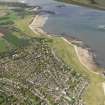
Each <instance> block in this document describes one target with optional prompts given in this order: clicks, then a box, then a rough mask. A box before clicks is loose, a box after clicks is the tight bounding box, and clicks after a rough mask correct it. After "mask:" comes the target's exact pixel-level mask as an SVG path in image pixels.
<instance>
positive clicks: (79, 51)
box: [29, 15, 99, 74]
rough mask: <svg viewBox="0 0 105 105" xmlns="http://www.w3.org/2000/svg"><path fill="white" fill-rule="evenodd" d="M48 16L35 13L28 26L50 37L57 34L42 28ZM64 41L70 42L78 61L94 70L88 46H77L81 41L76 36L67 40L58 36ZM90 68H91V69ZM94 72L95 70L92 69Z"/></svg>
mask: <svg viewBox="0 0 105 105" xmlns="http://www.w3.org/2000/svg"><path fill="white" fill-rule="evenodd" d="M47 19H48V17H47V16H46V15H36V16H35V18H34V19H33V21H32V22H31V24H30V25H29V28H30V29H31V30H32V31H33V32H34V33H35V34H38V35H46V36H48V37H51V36H52V35H54V36H58V35H55V34H51V33H47V32H45V31H44V30H43V29H42V28H43V26H44V24H45V23H46V21H47ZM60 37H61V38H62V39H63V40H64V41H65V42H67V43H68V44H71V45H72V46H73V47H74V49H75V52H76V55H77V57H78V59H79V61H80V63H81V64H82V65H83V66H84V67H85V68H87V69H88V70H90V71H92V70H95V69H96V67H98V65H96V61H95V59H94V56H93V55H94V54H92V53H93V52H92V51H90V50H89V48H88V47H86V46H85V47H82V46H81V45H79V46H78V44H82V43H83V42H82V41H79V40H76V38H73V37H72V38H70V37H69V38H70V39H71V40H68V39H67V38H65V37H62V36H60ZM91 69H92V70H91ZM93 72H94V73H96V74H99V73H97V72H96V71H93Z"/></svg>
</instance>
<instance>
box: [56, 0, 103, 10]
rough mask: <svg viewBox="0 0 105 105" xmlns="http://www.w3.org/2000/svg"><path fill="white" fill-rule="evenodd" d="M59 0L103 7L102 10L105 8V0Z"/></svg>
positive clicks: (98, 7)
mask: <svg viewBox="0 0 105 105" xmlns="http://www.w3.org/2000/svg"><path fill="white" fill-rule="evenodd" d="M57 1H62V2H67V3H71V4H77V5H83V6H87V7H92V8H97V9H102V10H104V9H105V0H57Z"/></svg>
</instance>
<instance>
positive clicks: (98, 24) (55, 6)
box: [25, 0, 105, 67]
mask: <svg viewBox="0 0 105 105" xmlns="http://www.w3.org/2000/svg"><path fill="white" fill-rule="evenodd" d="M25 2H27V3H28V4H31V5H39V6H41V7H42V8H43V10H49V11H53V12H55V13H56V15H50V16H49V19H48V21H47V22H46V24H45V26H44V30H45V31H47V32H50V33H55V34H62V33H66V34H68V35H70V36H73V37H76V38H79V39H80V40H82V41H83V42H85V43H86V44H87V45H88V46H90V47H91V48H92V49H93V50H94V51H95V53H96V56H97V61H98V63H99V64H101V65H102V66H104V67H105V11H100V10H94V9H89V8H85V7H80V6H74V5H69V4H65V3H60V2H55V1H53V0H25ZM59 5H63V6H59Z"/></svg>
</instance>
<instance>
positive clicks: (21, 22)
mask: <svg viewBox="0 0 105 105" xmlns="http://www.w3.org/2000/svg"><path fill="white" fill-rule="evenodd" d="M32 20H33V16H30V15H29V16H28V15H27V16H26V17H25V18H23V19H21V18H20V19H17V20H16V21H15V25H16V27H17V28H19V29H20V30H21V31H22V32H23V33H25V34H26V35H27V36H29V37H35V36H37V35H36V34H35V33H34V32H33V31H32V30H31V29H30V28H29V24H30V23H31V21H32Z"/></svg>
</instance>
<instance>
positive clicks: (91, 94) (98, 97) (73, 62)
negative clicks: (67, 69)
mask: <svg viewBox="0 0 105 105" xmlns="http://www.w3.org/2000/svg"><path fill="white" fill-rule="evenodd" d="M51 47H52V48H53V49H54V50H55V52H56V54H57V55H58V56H59V57H60V58H61V59H63V60H64V61H65V63H67V64H68V65H70V66H72V67H73V68H74V69H75V70H77V72H80V73H82V74H83V75H85V76H87V78H88V80H89V85H88V87H87V89H86V91H85V92H84V95H83V98H84V100H85V102H86V105H105V103H104V101H105V95H104V92H103V88H102V82H104V81H105V79H104V78H103V77H101V76H100V75H97V74H95V73H93V72H91V70H87V69H86V68H85V67H84V66H83V65H82V64H81V63H80V61H79V60H78V57H77V55H76V52H75V50H74V47H73V46H72V45H69V44H68V43H66V42H65V41H64V40H63V39H61V38H59V37H56V38H55V37H54V38H53V43H52V44H51Z"/></svg>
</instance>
